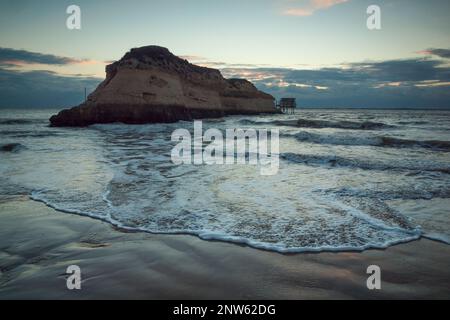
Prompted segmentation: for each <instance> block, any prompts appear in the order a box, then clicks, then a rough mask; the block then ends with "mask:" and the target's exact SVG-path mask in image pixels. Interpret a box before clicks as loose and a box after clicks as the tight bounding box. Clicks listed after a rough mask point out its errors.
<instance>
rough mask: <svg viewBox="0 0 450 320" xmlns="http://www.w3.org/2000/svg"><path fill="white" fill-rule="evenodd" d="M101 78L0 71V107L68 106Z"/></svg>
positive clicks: (78, 100) (73, 103)
mask: <svg viewBox="0 0 450 320" xmlns="http://www.w3.org/2000/svg"><path fill="white" fill-rule="evenodd" d="M101 80H102V79H99V78H96V77H92V76H85V75H78V76H65V75H61V74H58V73H56V72H53V71H18V70H10V69H2V68H0V97H1V99H0V107H1V108H20V107H28V108H35V107H61V108H62V107H69V106H74V105H78V104H79V103H81V102H82V101H83V99H84V88H86V89H87V91H88V92H92V91H93V90H94V89H95V88H96V86H97V85H98V84H99V83H100V82H101Z"/></svg>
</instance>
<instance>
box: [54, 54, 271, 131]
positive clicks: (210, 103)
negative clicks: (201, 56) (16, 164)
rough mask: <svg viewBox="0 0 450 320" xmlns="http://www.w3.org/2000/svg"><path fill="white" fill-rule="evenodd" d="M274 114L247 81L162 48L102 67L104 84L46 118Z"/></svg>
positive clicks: (64, 122)
mask: <svg viewBox="0 0 450 320" xmlns="http://www.w3.org/2000/svg"><path fill="white" fill-rule="evenodd" d="M259 113H278V110H277V109H276V108H275V105H274V98H273V97H272V96H271V95H269V94H267V93H264V92H261V91H258V90H257V89H256V87H255V86H254V85H253V84H252V83H251V82H249V81H247V80H243V79H225V78H224V77H223V76H222V75H221V73H220V71H219V70H215V69H211V68H206V67H200V66H197V65H194V64H191V63H189V62H188V61H187V60H183V59H181V58H179V57H177V56H175V55H173V54H172V53H171V52H170V51H169V50H168V49H166V48H162V47H158V46H147V47H142V48H136V49H132V50H131V51H129V52H128V53H126V54H125V56H124V57H123V58H122V59H121V60H119V61H117V62H114V63H113V64H111V65H108V66H107V67H106V79H105V80H104V81H103V82H102V83H101V84H100V85H99V86H98V87H97V89H96V90H95V91H94V92H93V93H92V94H90V95H89V97H88V99H87V101H86V102H85V103H83V104H81V105H79V106H77V107H74V108H72V109H69V110H63V111H61V112H60V113H59V114H58V115H55V116H53V117H51V118H50V122H51V124H52V125H53V126H87V125H91V124H94V123H111V122H123V123H129V124H140V123H153V122H175V121H178V120H192V119H201V118H214V117H222V116H226V115H237V114H259Z"/></svg>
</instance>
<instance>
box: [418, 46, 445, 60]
mask: <svg viewBox="0 0 450 320" xmlns="http://www.w3.org/2000/svg"><path fill="white" fill-rule="evenodd" d="M419 53H420V54H425V55H433V56H437V57H440V58H445V59H450V49H436V48H431V49H427V50H422V51H419Z"/></svg>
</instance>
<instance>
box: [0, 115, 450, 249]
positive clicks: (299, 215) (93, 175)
mask: <svg viewBox="0 0 450 320" xmlns="http://www.w3.org/2000/svg"><path fill="white" fill-rule="evenodd" d="M0 112H1V113H0V147H2V149H1V150H0V174H1V176H2V183H1V185H0V195H15V194H27V195H30V196H31V197H32V198H33V199H34V200H37V201H42V202H44V203H46V204H47V205H49V206H51V207H53V208H55V209H58V210H61V211H64V212H67V213H77V214H82V215H89V216H92V217H95V218H100V219H103V220H105V221H109V222H111V223H113V224H115V225H118V226H121V227H123V228H128V229H133V230H143V231H149V232H156V233H190V234H195V235H198V236H200V237H201V238H204V239H216V240H225V241H233V242H239V243H245V244H249V245H251V246H254V247H258V248H264V249H269V250H275V251H280V252H302V251H322V250H333V251H341V250H364V249H367V248H385V247H387V246H389V245H392V244H395V243H399V242H404V241H409V240H413V239H417V238H419V237H421V236H425V237H429V238H433V239H439V240H441V241H443V242H447V243H450V210H448V208H449V205H450V200H449V199H450V179H449V178H450V112H449V111H385V110H383V111H368V110H338V111H336V110H334V111H333V110H301V111H300V110H299V111H298V112H297V114H296V115H276V116H259V117H258V116H255V117H248V116H242V117H237V116H235V117H228V118H224V119H212V120H205V121H204V122H203V126H204V129H207V128H217V129H220V130H224V129H225V128H255V129H263V128H267V129H271V128H277V129H279V130H280V168H279V171H278V174H277V175H273V176H263V175H261V174H260V168H258V166H250V165H228V166H226V165H224V166H217V165H214V166H208V165H197V166H194V165H180V166H178V165H174V164H173V163H172V162H171V158H170V153H171V149H172V148H173V146H174V145H175V143H173V142H171V141H170V136H171V133H172V132H173V130H175V129H178V128H186V129H188V130H190V131H191V132H192V131H193V124H192V123H190V122H179V123H175V124H153V125H135V126H131V125H123V124H109V125H94V126H91V127H89V128H78V129H77V128H50V127H48V120H47V119H48V118H49V116H50V115H51V114H53V113H55V112H56V111H53V110H39V111H25V110H1V111H0Z"/></svg>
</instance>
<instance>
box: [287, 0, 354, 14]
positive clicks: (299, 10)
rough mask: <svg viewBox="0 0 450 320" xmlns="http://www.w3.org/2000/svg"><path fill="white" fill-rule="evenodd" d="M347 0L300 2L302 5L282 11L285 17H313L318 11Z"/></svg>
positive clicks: (310, 0)
mask: <svg viewBox="0 0 450 320" xmlns="http://www.w3.org/2000/svg"><path fill="white" fill-rule="evenodd" d="M348 1H349V0H309V1H302V2H303V3H302V5H299V6H296V7H293V8H288V9H286V10H284V11H283V14H284V15H287V16H299V17H307V16H311V15H313V14H314V13H315V12H316V11H318V10H324V9H328V8H331V7H333V6H335V5H338V4H342V3H345V2H348Z"/></svg>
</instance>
